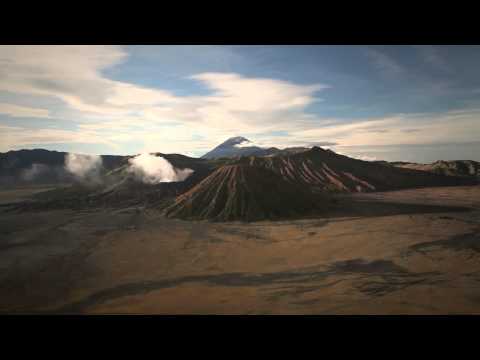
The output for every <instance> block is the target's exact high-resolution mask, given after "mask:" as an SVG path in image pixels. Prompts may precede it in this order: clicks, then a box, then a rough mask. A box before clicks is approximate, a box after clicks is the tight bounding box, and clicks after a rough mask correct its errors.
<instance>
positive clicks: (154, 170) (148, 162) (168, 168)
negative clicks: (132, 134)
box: [128, 153, 193, 184]
mask: <svg viewBox="0 0 480 360" xmlns="http://www.w3.org/2000/svg"><path fill="white" fill-rule="evenodd" d="M128 162H129V164H130V166H129V167H128V171H129V172H131V173H133V174H135V176H136V177H137V179H139V180H141V181H142V182H144V183H147V184H158V183H162V182H174V181H184V180H185V179H186V178H187V177H189V176H190V174H192V173H193V170H192V169H177V168H175V167H173V165H172V164H170V162H169V161H168V160H167V159H165V158H163V157H161V156H155V155H152V154H148V153H143V154H140V155H137V156H135V157H134V158H131V159H129V160H128Z"/></svg>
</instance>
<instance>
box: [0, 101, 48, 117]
mask: <svg viewBox="0 0 480 360" xmlns="http://www.w3.org/2000/svg"><path fill="white" fill-rule="evenodd" d="M0 114H6V115H8V116H12V117H32V118H49V117H50V114H49V111H48V110H47V109H39V108H32V107H28V106H18V105H13V104H6V103H0Z"/></svg>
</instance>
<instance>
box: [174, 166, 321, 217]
mask: <svg viewBox="0 0 480 360" xmlns="http://www.w3.org/2000/svg"><path fill="white" fill-rule="evenodd" d="M325 205H326V202H325V198H324V197H321V196H318V195H316V196H315V195H312V194H311V193H309V192H308V191H305V190H304V189H302V188H301V187H299V186H297V185H295V184H291V183H289V182H287V181H285V180H283V179H282V178H281V177H279V176H277V175H276V174H275V173H274V172H272V171H270V170H267V169H265V168H261V167H256V166H249V165H225V166H222V167H221V168H219V169H217V170H216V171H215V172H213V173H212V174H211V175H209V176H208V177H207V178H205V179H204V180H203V181H202V182H200V183H199V184H197V185H196V186H195V187H193V188H192V189H191V190H189V191H188V192H186V193H185V194H182V195H180V196H179V197H178V198H177V199H176V201H175V203H174V204H173V205H172V206H170V207H168V208H167V209H166V211H165V214H166V215H167V216H168V217H178V218H183V219H211V220H216V221H233V220H244V221H255V220H263V219H278V218H288V217H294V216H302V215H303V216H304V215H308V214H312V213H315V212H317V211H320V210H322V209H323V208H325Z"/></svg>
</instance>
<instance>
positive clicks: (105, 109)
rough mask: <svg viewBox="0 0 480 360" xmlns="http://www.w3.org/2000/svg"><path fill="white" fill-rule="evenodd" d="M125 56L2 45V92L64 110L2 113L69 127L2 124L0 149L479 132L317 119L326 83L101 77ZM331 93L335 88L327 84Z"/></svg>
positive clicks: (227, 76) (451, 121) (403, 122)
mask: <svg viewBox="0 0 480 360" xmlns="http://www.w3.org/2000/svg"><path fill="white" fill-rule="evenodd" d="M364 50H365V51H366V54H367V56H368V58H369V59H370V60H371V62H372V63H373V64H374V65H375V66H376V67H377V68H378V69H379V70H380V71H381V72H382V73H383V74H384V75H388V76H399V75H404V74H406V73H407V70H406V68H405V67H404V66H403V65H402V64H400V63H399V62H398V61H396V60H395V59H393V58H392V57H391V56H389V55H388V54H386V53H384V52H382V51H380V50H379V49H378V48H375V47H369V48H366V49H364ZM422 51H424V50H422ZM426 51H430V57H428V56H427V57H426V59H429V60H428V61H430V62H432V63H434V62H437V66H438V65H439V64H441V61H440V62H439V59H441V58H439V57H438V54H436V55H435V51H434V52H432V51H431V49H430V50H426ZM432 54H434V55H432ZM435 56H437V57H435ZM127 59H128V53H127V52H126V50H125V49H124V48H122V47H120V46H72V47H70V46H68V47H65V46H52V47H46V46H40V47H36V46H18V47H17V46H0V91H4V92H8V93H13V94H25V95H29V96H33V97H35V96H38V97H42V98H45V97H47V98H50V99H57V100H58V99H59V100H61V101H60V103H62V104H63V105H62V106H61V107H59V108H50V107H48V108H46V109H42V108H38V107H33V106H32V107H29V106H26V105H25V106H24V105H22V106H20V105H18V104H8V103H6V102H2V103H0V113H3V114H5V115H6V116H9V117H32V118H56V117H55V116H56V114H58V113H61V114H62V118H63V119H70V120H67V121H70V122H71V123H70V125H69V127H68V129H67V128H61V127H60V125H58V126H57V125H55V126H56V127H55V128H43V129H39V130H35V131H32V130H31V129H30V128H29V127H28V126H27V125H23V126H20V125H18V126H5V125H4V126H3V127H2V126H1V125H0V128H1V132H0V144H1V145H0V149H2V150H7V149H10V148H13V147H15V148H18V147H21V146H28V145H30V144H51V143H58V144H60V143H83V144H104V145H107V146H109V147H110V148H111V149H112V151H120V149H122V148H123V146H124V144H126V143H129V142H138V143H140V145H137V147H136V148H135V151H137V152H154V151H161V152H165V153H173V152H177V153H185V154H190V155H195V154H197V155H198V154H200V153H201V152H206V151H208V150H210V149H211V148H212V147H213V146H215V145H218V144H219V143H220V142H222V141H224V140H225V139H226V138H227V137H231V136H236V135H243V136H246V137H248V138H249V139H250V140H252V141H253V142H254V143H257V144H262V146H277V147H286V146H308V145H312V144H324V145H323V146H335V145H336V144H340V145H345V146H350V145H352V146H353V145H382V144H395V143H398V142H402V143H405V141H406V142H407V143H412V144H414V143H422V142H423V143H425V142H426V143H431V142H434V141H447V140H448V141H459V142H463V141H473V140H474V139H475V136H476V134H478V130H479V125H478V117H479V116H480V111H478V110H477V109H471V110H466V111H464V112H449V113H443V114H437V113H427V114H414V115H405V114H397V115H391V116H384V117H377V118H364V119H358V118H352V119H345V118H343V119H337V118H334V117H332V118H325V117H322V116H321V115H320V114H321V103H320V104H319V102H320V101H321V100H322V99H321V97H322V92H328V91H329V88H330V85H327V84H323V83H312V84H298V83H295V82H292V81H285V80H279V79H273V78H264V77H247V76H244V75H241V74H239V73H233V72H231V73H220V72H203V73H197V74H194V75H191V76H189V77H188V80H189V81H191V82H192V83H193V82H196V83H197V84H200V85H203V86H204V87H205V89H207V90H208V92H207V93H206V94H205V93H202V95H194V94H190V95H184V96H180V95H178V94H174V93H172V92H171V91H168V90H167V89H163V88H153V87H150V88H148V87H145V86H139V85H137V84H133V83H127V82H124V81H117V80H112V79H109V78H108V77H107V76H106V75H105V74H104V73H105V70H107V69H110V68H112V67H114V66H116V65H118V64H119V63H122V62H125V61H127ZM440 66H441V65H440ZM182 81H185V79H182ZM331 88H332V89H335V84H331ZM432 91H433V90H432ZM430 92H431V91H430V90H429V93H430ZM57 103H58V101H57ZM314 104H315V105H316V106H317V107H319V108H320V110H319V111H318V110H317V113H311V112H310V111H309V110H310V109H311V108H310V106H311V105H314ZM354 110H355V109H352V111H354ZM412 129H413V130H415V131H413V130H412ZM274 134H276V135H274ZM278 134H281V136H278ZM325 144H327V145H325Z"/></svg>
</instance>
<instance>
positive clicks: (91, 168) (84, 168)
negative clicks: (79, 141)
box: [65, 153, 102, 181]
mask: <svg viewBox="0 0 480 360" xmlns="http://www.w3.org/2000/svg"><path fill="white" fill-rule="evenodd" d="M101 167H102V158H101V157H100V156H98V155H83V154H73V153H68V154H67V155H66V156H65V169H66V170H67V171H68V172H70V173H71V174H73V175H75V177H77V178H78V179H80V180H85V179H88V180H93V181H97V180H99V172H100V169H101Z"/></svg>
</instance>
